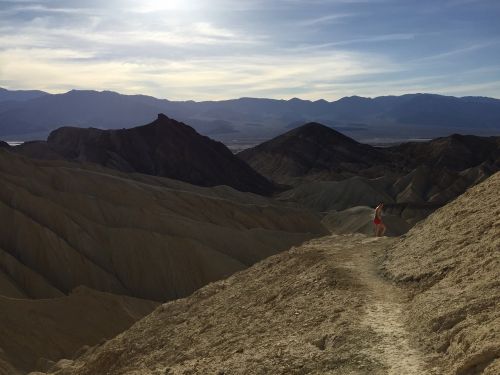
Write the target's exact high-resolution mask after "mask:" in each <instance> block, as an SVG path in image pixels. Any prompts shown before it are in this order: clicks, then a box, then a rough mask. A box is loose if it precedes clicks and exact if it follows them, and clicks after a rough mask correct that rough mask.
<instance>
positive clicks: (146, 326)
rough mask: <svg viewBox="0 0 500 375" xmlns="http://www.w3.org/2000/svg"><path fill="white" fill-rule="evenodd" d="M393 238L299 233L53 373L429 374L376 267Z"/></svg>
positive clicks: (403, 304)
mask: <svg viewBox="0 0 500 375" xmlns="http://www.w3.org/2000/svg"><path fill="white" fill-rule="evenodd" d="M393 241H395V239H391V238H382V239H375V238H370V237H366V236H364V235H331V236H326V237H322V238H317V239H314V240H311V241H308V242H307V243H305V244H303V245H302V246H300V247H296V248H293V249H291V250H290V251H288V252H284V253H282V254H279V255H277V256H274V257H270V258H268V259H266V260H264V261H262V262H260V263H258V264H257V265H255V266H253V267H251V268H250V269H248V270H245V271H242V272H240V273H237V274H235V275H233V276H232V277H230V278H228V279H226V280H223V281H220V282H217V283H213V284H211V285H209V286H207V287H205V288H203V289H201V290H200V291H198V292H196V293H195V294H193V295H192V296H191V297H189V298H187V299H184V300H179V301H176V302H171V303H168V304H165V305H163V306H162V308H160V309H158V310H156V312H155V313H153V314H151V315H150V316H149V317H147V318H145V319H143V320H142V321H140V322H139V323H137V324H136V325H135V326H134V327H132V329H130V330H129V331H127V332H126V333H125V334H124V335H120V336H118V337H117V338H116V339H114V340H111V341H110V342H108V343H107V344H106V345H104V346H103V347H101V348H97V349H96V350H95V351H92V352H89V353H88V354H87V355H86V356H84V357H82V358H79V359H77V361H75V362H71V363H68V364H66V365H65V368H64V367H63V369H62V371H59V372H57V374H58V375H63V374H64V375H66V374H68V375H69V374H71V375H90V374H95V373H109V374H128V373H141V374H155V375H156V374H165V373H168V374H172V375H181V374H211V373H223V374H231V375H236V374H237V375H239V374H245V375H248V374H252V375H253V374H255V375H266V374H270V373H271V374H287V375H289V374H297V375H303V374H311V375H320V374H321V375H325V374H331V375H336V374H343V375H368V374H369V375H391V374H394V375H417V374H418V375H431V374H433V372H432V371H431V370H429V368H430V366H429V365H428V364H427V357H426V356H425V355H424V354H423V353H420V352H419V351H418V350H417V349H416V347H415V346H414V345H413V342H412V339H411V337H410V334H409V332H408V329H407V326H406V322H407V316H408V315H407V314H408V308H407V306H408V298H407V296H406V294H405V292H404V291H403V290H400V289H399V288H398V287H396V286H393V285H392V284H391V283H390V282H388V281H386V280H384V278H383V277H381V276H380V275H379V274H378V263H377V260H378V259H379V256H380V255H381V254H383V253H384V251H385V250H386V249H387V248H388V246H391V245H392V243H393ZM132 343H133V346H132ZM123 353H127V355H123ZM134 371H135V372H134Z"/></svg>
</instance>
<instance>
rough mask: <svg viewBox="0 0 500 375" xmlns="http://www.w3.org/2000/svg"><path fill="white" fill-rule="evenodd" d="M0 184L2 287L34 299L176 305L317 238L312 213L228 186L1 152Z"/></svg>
mask: <svg viewBox="0 0 500 375" xmlns="http://www.w3.org/2000/svg"><path fill="white" fill-rule="evenodd" d="M0 179H1V181H2V183H1V185H0V221H1V222H2V227H3V230H2V232H1V234H0V265H1V272H0V275H3V276H2V277H0V280H3V281H2V282H1V283H0V285H2V289H4V290H6V291H12V290H14V289H17V290H19V291H20V292H19V293H22V294H24V295H26V296H29V297H32V298H51V297H58V296H60V295H62V294H66V293H68V292H70V291H71V290H72V289H73V288H75V287H77V286H79V285H86V286H89V287H91V288H93V289H97V290H101V291H106V292H112V293H118V294H126V295H130V296H134V297H140V298H146V299H153V300H159V301H164V300H167V299H172V298H178V297H182V296H185V295H188V294H190V293H192V292H193V291H194V290H196V289H198V288H199V287H201V286H202V285H204V284H206V283H208V282H210V281H213V280H217V279H220V278H224V277H227V276H228V275H230V274H231V273H233V272H235V271H238V270H241V269H243V268H246V267H248V266H249V265H251V264H253V263H255V262H256V261H259V260H261V259H263V258H265V257H267V256H269V255H272V254H275V253H276V252H279V251H281V250H284V249H286V248H288V247H290V246H291V245H293V244H296V243H299V242H301V241H304V240H305V239H307V238H310V237H311V236H315V235H316V236H317V235H320V234H324V233H325V229H324V228H323V227H322V225H321V224H320V222H319V220H318V219H317V218H316V217H315V216H313V215H311V214H308V213H306V212H304V211H301V210H297V209H292V208H288V207H285V206H283V205H280V204H276V203H273V202H271V201H270V200H267V199H264V198H261V197H259V196H255V195H251V194H244V193H239V192H237V191H235V190H233V189H230V188H227V187H220V188H199V187H196V186H193V185H189V184H185V183H182V182H178V181H173V180H167V179H163V178H157V177H151V176H145V175H127V174H121V173H119V172H113V171H111V170H108V169H105V168H96V167H92V166H90V165H89V166H86V165H78V164H73V163H69V162H64V161H36V160H32V159H27V158H25V157H21V156H18V155H15V154H13V153H10V152H8V151H2V150H0ZM10 284H13V285H10ZM5 293H7V292H5Z"/></svg>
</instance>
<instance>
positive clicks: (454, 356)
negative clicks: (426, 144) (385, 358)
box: [385, 173, 500, 375]
mask: <svg viewBox="0 0 500 375" xmlns="http://www.w3.org/2000/svg"><path fill="white" fill-rule="evenodd" d="M385 268H386V271H387V273H388V275H389V276H390V277H392V278H393V279H395V280H397V281H400V282H401V285H402V286H407V287H408V288H410V289H411V290H414V291H413V293H414V294H415V297H414V298H413V300H412V303H411V305H410V307H411V314H412V316H413V319H412V321H411V322H412V327H413V329H414V330H415V331H416V332H419V338H420V341H421V342H422V345H424V346H425V347H426V348H427V349H428V350H429V351H433V352H435V353H436V354H437V355H438V357H439V358H442V360H443V366H444V367H445V368H446V369H447V371H446V373H450V374H458V375H464V374H481V373H484V374H499V373H500V359H499V358H500V173H497V174H495V175H493V176H492V177H490V178H489V179H488V180H486V181H485V182H483V183H482V184H480V185H478V186H476V187H474V188H472V189H470V190H469V191H468V192H466V193H465V194H463V195H462V196H460V197H459V198H458V199H456V200H455V201H453V202H451V203H450V204H448V205H447V206H446V207H445V208H443V209H441V210H438V211H437V212H435V213H434V214H433V215H431V216H430V217H429V218H428V219H427V220H425V221H424V222H423V223H421V224H418V225H417V226H416V227H415V228H413V229H412V230H411V231H410V232H409V233H408V234H407V235H406V236H405V237H403V238H402V239H401V240H400V241H399V242H398V243H397V244H396V245H395V246H394V247H393V248H391V249H390V250H389V251H388V254H387V260H386V262H385Z"/></svg>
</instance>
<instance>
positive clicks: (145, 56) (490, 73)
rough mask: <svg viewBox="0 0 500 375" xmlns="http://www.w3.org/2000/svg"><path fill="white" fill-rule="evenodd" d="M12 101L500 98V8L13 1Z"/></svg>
mask: <svg viewBox="0 0 500 375" xmlns="http://www.w3.org/2000/svg"><path fill="white" fill-rule="evenodd" d="M0 87H4V88H7V89H40V90H44V91H48V92H51V93H59V92H65V91H68V90H71V89H95V90H113V91H118V92H120V93H125V94H137V93H140V94H146V95H152V96H156V97H159V98H167V99H171V100H190V99H192V100H219V99H229V98H239V97H267V98H278V99H289V98H293V97H299V98H302V99H310V100H317V99H326V100H335V99H338V98H340V97H343V96H351V95H359V96H370V97H374V96H379V95H400V94H405V93H415V92H430V93H437V94H445V95H454V96H466V95H480V96H491V97H496V98H500V1H499V0H418V1H416V0H170V1H168V0H167V1H160V0H145V1H136V0H120V1H117V0H106V1H103V0H82V1H62V0H42V1H30V0H17V1H1V0H0Z"/></svg>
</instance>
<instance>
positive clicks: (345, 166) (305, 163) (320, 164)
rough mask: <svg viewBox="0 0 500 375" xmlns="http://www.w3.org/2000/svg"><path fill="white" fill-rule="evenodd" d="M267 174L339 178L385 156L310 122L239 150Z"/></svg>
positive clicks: (288, 177)
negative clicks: (251, 146) (316, 175)
mask: <svg viewBox="0 0 500 375" xmlns="http://www.w3.org/2000/svg"><path fill="white" fill-rule="evenodd" d="M238 156H239V157H241V158H242V159H243V160H245V161H246V162H247V163H248V164H250V165H251V166H252V167H253V168H255V169H256V170H257V171H259V172H260V173H261V174H263V175H264V176H266V177H268V178H269V179H272V180H274V181H276V182H279V183H290V181H292V180H293V179H295V178H300V177H303V176H306V175H314V174H320V175H322V176H323V177H325V176H327V175H328V176H331V177H332V178H337V177H338V176H343V175H344V174H348V175H352V174H355V173H356V172H357V171H358V170H361V169H366V168H369V167H371V166H372V165H374V164H375V163H377V162H381V160H385V156H384V154H383V153H382V152H380V151H379V150H378V149H376V148H375V147H372V146H369V145H365V144H361V143H358V142H356V141H355V140H353V139H351V138H349V137H347V136H345V135H343V134H342V133H340V132H338V131H336V130H333V129H331V128H329V127H328V126H325V125H322V124H320V123H317V122H310V123H307V124H305V125H302V126H300V127H298V128H295V129H293V130H290V131H289V132H287V133H285V134H283V135H280V136H278V137H276V138H274V139H271V140H270V141H267V142H264V143H262V144H260V145H259V146H256V147H254V148H251V149H247V150H244V151H242V152H241V153H239V154H238Z"/></svg>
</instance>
